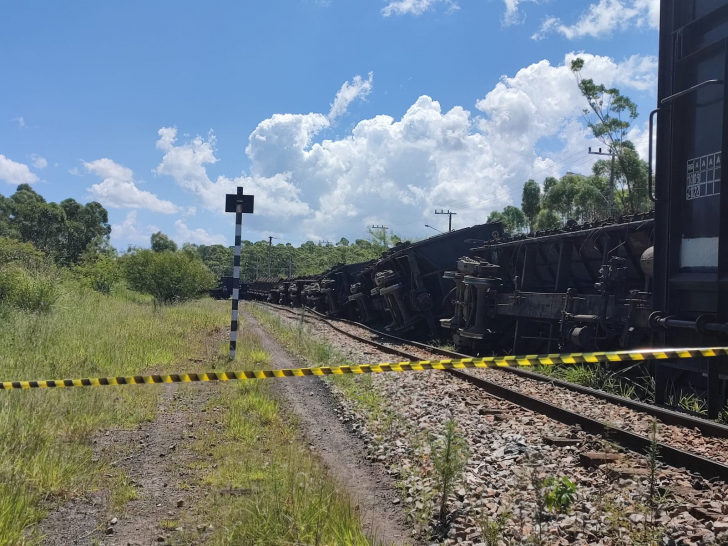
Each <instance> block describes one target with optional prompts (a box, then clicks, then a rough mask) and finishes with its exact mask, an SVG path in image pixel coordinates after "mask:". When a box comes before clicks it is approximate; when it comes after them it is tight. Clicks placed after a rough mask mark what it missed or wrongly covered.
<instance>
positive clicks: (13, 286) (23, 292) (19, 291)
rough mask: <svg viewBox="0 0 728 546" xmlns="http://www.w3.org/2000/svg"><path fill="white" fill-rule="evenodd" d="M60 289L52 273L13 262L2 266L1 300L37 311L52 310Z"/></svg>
mask: <svg viewBox="0 0 728 546" xmlns="http://www.w3.org/2000/svg"><path fill="white" fill-rule="evenodd" d="M59 296H60V289H59V287H58V284H57V283H56V280H55V279H54V278H53V276H52V275H49V274H43V273H40V272H37V271H28V270H26V269H23V268H22V267H19V266H18V265H15V264H11V265H9V266H5V267H2V268H0V301H2V302H4V303H6V304H8V305H11V306H12V307H17V308H18V309H23V310H25V311H32V312H36V313H44V312H48V311H50V310H51V309H52V308H53V306H54V305H55V304H56V302H57V301H58V298H59Z"/></svg>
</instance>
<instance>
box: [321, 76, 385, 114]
mask: <svg viewBox="0 0 728 546" xmlns="http://www.w3.org/2000/svg"><path fill="white" fill-rule="evenodd" d="M373 78H374V73H372V72H369V78H368V79H366V80H362V79H361V76H359V75H358V74H357V75H356V76H354V79H353V80H352V82H351V83H349V82H344V85H342V86H341V89H339V92H338V93H336V97H335V98H334V102H332V103H331V110H329V120H330V121H334V120H335V119H336V118H338V117H340V116H342V115H343V114H345V113H346V111H347V110H348V109H349V105H350V104H351V103H352V102H354V101H355V100H356V99H364V98H365V97H366V96H367V95H369V93H371V92H372V79H373Z"/></svg>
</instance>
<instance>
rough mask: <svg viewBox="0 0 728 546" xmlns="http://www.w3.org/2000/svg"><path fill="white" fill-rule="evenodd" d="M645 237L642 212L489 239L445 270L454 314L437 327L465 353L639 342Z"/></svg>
mask: <svg viewBox="0 0 728 546" xmlns="http://www.w3.org/2000/svg"><path fill="white" fill-rule="evenodd" d="M653 238H654V220H653V219H652V214H651V213H647V214H640V215H636V216H632V217H627V218H623V219H621V221H620V222H604V223H603V224H602V225H598V226H594V225H589V224H586V225H576V224H572V225H570V226H568V227H566V228H564V229H561V230H554V231H552V232H549V233H540V234H537V235H536V236H526V235H522V236H517V237H508V238H502V239H496V240H494V241H491V242H490V243H488V244H485V245H482V246H480V247H478V248H474V249H472V251H471V252H470V253H469V255H468V256H466V257H463V258H461V259H460V260H458V262H457V268H456V270H454V271H450V272H448V273H447V274H446V275H445V276H446V277H447V278H453V279H454V280H455V282H456V284H457V287H456V297H455V306H454V313H453V315H452V316H451V317H450V318H447V319H444V320H442V321H441V325H442V327H443V328H445V329H446V330H449V331H450V332H451V333H452V336H453V340H454V342H455V345H456V346H457V347H458V348H460V349H462V350H467V351H469V352H472V353H483V354H492V353H500V354H507V353H512V354H526V353H528V354H531V353H549V352H554V351H572V350H573V351H590V350H594V349H597V348H598V349H600V350H608V349H617V348H620V347H622V348H623V347H633V346H637V345H642V346H644V344H645V343H648V342H649V340H650V335H651V331H650V326H649V316H650V313H651V311H652V301H651V294H650V287H651V275H652V270H651V265H652V263H651V252H652V250H651V247H652V241H653ZM648 249H649V250H648Z"/></svg>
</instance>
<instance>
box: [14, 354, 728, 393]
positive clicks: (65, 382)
mask: <svg viewBox="0 0 728 546" xmlns="http://www.w3.org/2000/svg"><path fill="white" fill-rule="evenodd" d="M716 356H728V347H709V348H702V349H644V350H636V351H613V352H599V353H568V354H551V355H526V356H489V357H473V358H461V359H447V360H420V361H412V362H397V363H388V362H385V363H382V364H362V365H360V366H332V367H321V368H295V369H282V370H260V371H240V372H207V373H186V374H170V375H161V374H155V375H134V376H129V377H96V378H92V379H56V380H45V381H4V382H0V390H13V389H47V388H65V387H102V386H109V385H142V384H144V385H147V384H152V383H193V382H197V381H232V380H245V379H266V378H272V377H305V376H309V375H345V374H361V373H383V372H413V371H424V370H455V369H467V368H497V367H508V366H533V365H536V364H542V365H546V366H551V365H554V364H596V363H599V362H638V361H642V360H668V359H679V358H682V359H684V358H703V357H716Z"/></svg>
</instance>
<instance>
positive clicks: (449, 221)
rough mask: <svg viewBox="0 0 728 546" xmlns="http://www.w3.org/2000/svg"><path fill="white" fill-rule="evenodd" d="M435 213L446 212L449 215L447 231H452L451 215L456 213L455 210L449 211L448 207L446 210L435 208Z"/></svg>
mask: <svg viewBox="0 0 728 546" xmlns="http://www.w3.org/2000/svg"><path fill="white" fill-rule="evenodd" d="M435 214H447V215H448V216H449V218H448V223H447V231H448V232H450V231H452V215H453V214H457V212H450V209H447V212H445V210H444V209H440V210H435Z"/></svg>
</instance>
